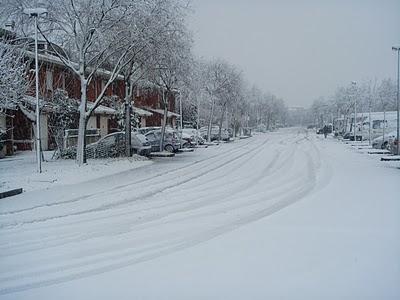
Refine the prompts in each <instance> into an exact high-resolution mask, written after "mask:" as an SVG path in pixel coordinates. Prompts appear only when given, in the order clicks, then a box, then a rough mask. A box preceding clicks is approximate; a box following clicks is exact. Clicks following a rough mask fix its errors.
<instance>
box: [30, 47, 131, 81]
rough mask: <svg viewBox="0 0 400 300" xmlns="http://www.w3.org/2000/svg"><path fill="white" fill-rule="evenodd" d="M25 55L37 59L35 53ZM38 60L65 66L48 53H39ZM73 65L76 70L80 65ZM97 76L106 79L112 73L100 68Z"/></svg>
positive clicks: (57, 58) (119, 76) (122, 77)
mask: <svg viewBox="0 0 400 300" xmlns="http://www.w3.org/2000/svg"><path fill="white" fill-rule="evenodd" d="M25 54H26V55H27V56H28V57H30V58H35V53H34V52H32V51H28V50H26V51H25ZM38 58H39V60H40V61H45V62H49V63H52V64H56V65H59V66H65V65H64V63H63V62H62V60H61V59H60V58H59V57H58V56H55V55H51V54H48V53H46V54H43V53H38ZM71 64H72V65H73V66H74V68H75V67H76V68H78V64H77V63H74V62H73V63H71ZM96 74H97V75H102V76H105V77H110V76H111V74H112V72H110V71H108V70H105V69H101V68H98V69H97V71H96ZM117 78H118V79H120V80H122V79H124V76H122V75H118V77H117Z"/></svg>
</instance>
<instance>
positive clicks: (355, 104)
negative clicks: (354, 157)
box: [351, 81, 357, 142]
mask: <svg viewBox="0 0 400 300" xmlns="http://www.w3.org/2000/svg"><path fill="white" fill-rule="evenodd" d="M351 84H352V85H353V86H354V94H353V97H354V142H356V141H357V131H356V127H357V97H356V93H355V92H356V85H357V83H356V82H355V81H352V82H351Z"/></svg>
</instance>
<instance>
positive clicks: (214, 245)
mask: <svg viewBox="0 0 400 300" xmlns="http://www.w3.org/2000/svg"><path fill="white" fill-rule="evenodd" d="M399 166H400V165H399V163H394V162H391V163H389V164H388V163H382V162H380V161H379V157H378V156H376V155H374V156H371V155H368V154H366V153H359V151H357V150H356V149H354V147H351V146H350V145H345V144H342V143H340V142H338V141H336V140H333V139H326V140H325V139H321V138H320V137H316V136H315V135H314V134H311V133H310V134H309V133H307V132H305V131H303V130H285V131H282V132H278V133H273V134H265V135H259V136H255V137H253V138H251V139H246V140H240V141H236V142H235V143H230V144H221V145H219V146H216V147H211V148H208V149H197V150H196V152H194V153H183V154H180V155H177V156H176V157H174V158H171V159H167V160H165V159H162V160H159V161H156V162H155V163H153V164H151V165H150V166H145V167H142V168H138V169H135V170H132V171H127V172H123V173H121V174H114V175H113V176H109V177H103V178H100V179H96V180H92V181H89V182H85V183H80V184H74V185H66V186H61V185H60V186H59V187H56V188H53V189H48V190H37V191H32V192H27V193H25V194H23V195H20V196H17V197H13V198H8V199H4V200H5V201H1V202H0V255H1V258H0V266H1V268H0V298H1V299H3V298H4V299H55V298H57V299H72V298H73V299H110V298H118V299H399V298H400V285H399V282H400V239H399V237H400V218H399V217H398V216H399V213H400V201H399V192H400V186H399V179H400V173H399V172H400V170H399V169H398V167H399Z"/></svg>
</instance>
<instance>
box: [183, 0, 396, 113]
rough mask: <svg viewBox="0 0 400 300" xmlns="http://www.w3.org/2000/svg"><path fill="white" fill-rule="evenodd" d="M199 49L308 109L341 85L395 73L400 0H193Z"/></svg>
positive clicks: (193, 25) (193, 22) (192, 20)
mask: <svg viewBox="0 0 400 300" xmlns="http://www.w3.org/2000/svg"><path fill="white" fill-rule="evenodd" d="M192 6H193V8H194V13H193V15H192V16H191V18H189V19H190V20H189V27H190V28H191V29H192V31H193V32H194V40H195V53H196V54H197V55H199V56H203V57H206V58H207V57H208V58H211V57H222V58H225V59H226V60H228V61H229V62H230V63H233V64H235V65H237V66H239V67H240V68H241V69H243V70H244V73H245V75H246V78H247V79H248V80H249V82H250V83H255V84H256V85H257V86H258V87H260V88H261V89H263V90H265V91H271V92H272V93H274V94H276V95H277V96H279V97H282V98H284V100H285V101H286V103H287V104H288V105H289V106H299V105H300V106H308V105H309V104H311V102H312V101H313V100H314V99H315V98H318V97H319V96H330V95H332V94H333V92H334V90H335V88H336V87H337V86H339V85H345V84H347V83H349V82H351V81H353V80H355V81H361V80H363V79H367V78H371V79H373V78H377V79H382V78H386V77H392V78H395V76H396V63H397V59H396V56H395V53H394V52H393V51H392V50H391V47H392V46H393V45H400V0H381V1H379V0H376V1H371V0H363V1H362V0H358V1H356V0H353V1H352V0H348V1H345V0H337V1H333V0H319V1H317V0H305V1H301V0H298V1H296V0H281V1H278V0H264V1H262V0H248V1H245V0H192Z"/></svg>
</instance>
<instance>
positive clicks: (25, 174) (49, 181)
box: [0, 151, 151, 191]
mask: <svg viewBox="0 0 400 300" xmlns="http://www.w3.org/2000/svg"><path fill="white" fill-rule="evenodd" d="M52 156H53V152H52V151H46V152H44V157H45V161H44V162H43V163H42V173H40V174H39V173H38V172H37V164H36V156H35V152H34V151H24V152H18V153H17V155H15V156H12V157H7V158H5V159H2V160H0V191H6V190H10V189H15V188H23V189H24V191H32V190H41V189H48V188H52V187H55V186H59V185H65V184H74V183H79V182H82V181H88V180H92V179H96V178H99V177H103V176H109V175H112V174H115V173H120V172H123V171H127V170H130V169H134V168H138V167H142V166H144V165H148V164H149V163H151V162H150V161H149V160H147V159H146V158H144V157H142V156H138V155H134V156H133V157H131V158H129V159H126V158H113V159H111V158H110V159H90V160H89V161H88V164H87V165H84V166H82V167H78V166H77V165H76V163H75V161H74V160H72V159H68V160H66V159H58V160H56V159H52Z"/></svg>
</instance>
